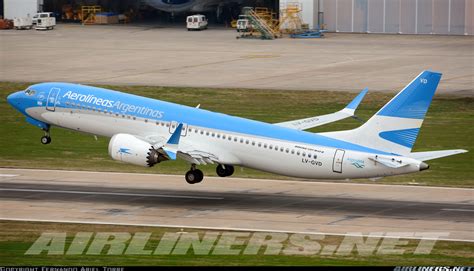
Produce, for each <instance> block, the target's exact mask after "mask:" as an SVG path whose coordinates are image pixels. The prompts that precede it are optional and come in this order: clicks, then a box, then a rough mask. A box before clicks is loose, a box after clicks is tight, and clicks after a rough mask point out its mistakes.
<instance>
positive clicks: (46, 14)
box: [32, 12, 54, 24]
mask: <svg viewBox="0 0 474 271" xmlns="http://www.w3.org/2000/svg"><path fill="white" fill-rule="evenodd" d="M50 17H54V15H53V13H52V12H40V13H36V14H35V15H34V16H33V19H32V21H33V24H37V23H38V19H40V18H50Z"/></svg>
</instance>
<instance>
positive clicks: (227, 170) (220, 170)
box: [216, 165, 234, 177]
mask: <svg viewBox="0 0 474 271" xmlns="http://www.w3.org/2000/svg"><path fill="white" fill-rule="evenodd" d="M216 173H217V175H218V176H219V177H229V176H231V175H232V174H234V167H233V166H230V165H224V166H223V165H218V166H217V167H216Z"/></svg>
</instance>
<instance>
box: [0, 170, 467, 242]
mask: <svg viewBox="0 0 474 271" xmlns="http://www.w3.org/2000/svg"><path fill="white" fill-rule="evenodd" d="M473 204H474V189H461V188H436V187H416V186H395V185H394V186H392V185H378V184H352V183H330V182H304V181H282V180H255V179H240V178H214V177H206V178H205V180H204V181H203V183H201V184H196V185H189V184H187V183H186V182H185V181H184V178H183V177H182V176H173V175H155V174H128V173H103V172H80V171H56V170H30V169H5V168H0V206H2V208H1V211H0V219H3V220H6V219H14V220H28V221H64V222H82V223H106V224H109V223H110V224H121V225H124V224H130V225H148V226H172V227H176V226H179V227H196V228H212V229H243V230H258V231H284V232H310V233H325V234H337V235H346V234H349V235H350V234H356V233H359V232H360V233H363V234H368V233H373V232H382V233H386V234H387V235H389V236H392V235H396V233H397V232H418V233H422V232H443V233H446V236H444V237H443V238H442V239H445V240H463V241H470V242H474V205H473Z"/></svg>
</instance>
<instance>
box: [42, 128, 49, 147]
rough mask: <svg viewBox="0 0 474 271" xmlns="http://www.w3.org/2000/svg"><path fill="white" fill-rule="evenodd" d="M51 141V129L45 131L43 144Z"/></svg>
mask: <svg viewBox="0 0 474 271" xmlns="http://www.w3.org/2000/svg"><path fill="white" fill-rule="evenodd" d="M49 143H51V136H50V134H49V130H45V131H44V136H42V137H41V144H44V145H46V144H49Z"/></svg>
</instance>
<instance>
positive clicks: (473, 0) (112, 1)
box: [1, 0, 474, 35]
mask: <svg viewBox="0 0 474 271" xmlns="http://www.w3.org/2000/svg"><path fill="white" fill-rule="evenodd" d="M207 2H209V5H210V6H212V7H213V8H214V10H212V11H207V12H208V13H209V14H211V15H214V14H219V15H221V14H224V13H225V11H226V8H227V9H228V8H229V6H230V8H231V9H232V10H233V11H234V12H230V13H228V14H227V16H226V17H225V19H224V20H217V21H216V22H220V23H223V22H224V21H226V20H230V19H235V17H236V16H237V17H238V15H236V12H235V10H240V9H241V8H242V7H243V6H264V7H267V8H269V9H272V10H274V11H275V13H277V14H279V15H280V17H281V16H282V15H281V14H282V12H283V11H284V10H285V8H286V7H287V5H289V4H294V3H297V4H298V5H299V7H300V8H301V12H300V15H299V16H300V17H301V20H302V21H303V22H304V23H305V24H307V25H308V27H309V28H310V29H315V28H319V27H320V26H322V28H324V29H327V30H328V31H332V32H354V33H390V34H439V35H473V34H474V0H279V1H278V0H255V1H252V0H248V1H243V0H235V1H232V0H229V1H225V0H224V1H217V3H218V4H216V1H213V0H3V2H2V6H1V9H2V13H3V16H4V18H8V19H12V18H14V17H22V16H26V15H27V14H34V13H36V11H52V12H55V13H57V14H61V13H64V12H65V10H64V7H65V6H67V5H69V6H72V7H74V6H80V5H100V6H101V7H103V10H104V11H112V12H118V13H123V12H125V11H127V10H130V9H134V10H140V9H141V8H143V7H144V6H147V5H148V6H149V7H151V6H153V5H150V3H155V5H154V6H155V8H157V7H159V6H160V5H162V6H164V7H165V8H166V9H168V8H170V7H172V6H174V5H176V6H178V5H183V4H186V5H188V4H189V6H192V5H193V3H195V5H196V6H198V5H203V3H207ZM189 12H190V13H192V12H193V11H192V10H190V11H189ZM164 13H166V11H164ZM168 13H174V12H168ZM179 13H180V14H182V13H183V12H181V11H180V12H179ZM184 13H186V12H184ZM188 14H189V13H188ZM237 14H238V11H237ZM154 15H155V16H160V15H163V13H158V15H157V14H156V13H155V14H154ZM163 16H164V15H163Z"/></svg>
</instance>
